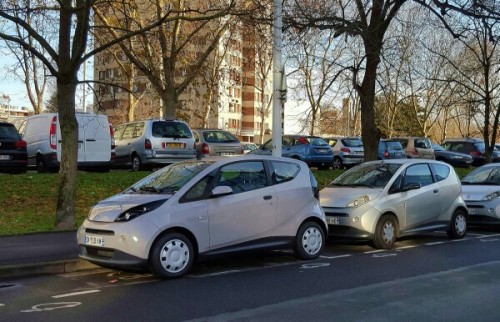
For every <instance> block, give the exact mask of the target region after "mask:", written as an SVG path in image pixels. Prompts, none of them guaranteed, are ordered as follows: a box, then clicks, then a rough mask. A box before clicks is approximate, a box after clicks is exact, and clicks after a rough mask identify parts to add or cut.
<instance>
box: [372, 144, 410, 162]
mask: <svg viewBox="0 0 500 322" xmlns="http://www.w3.org/2000/svg"><path fill="white" fill-rule="evenodd" d="M378 158H379V160H383V159H405V158H406V154H405V151H404V149H403V146H402V145H401V143H400V142H399V141H398V140H393V139H381V140H380V141H379V143H378Z"/></svg>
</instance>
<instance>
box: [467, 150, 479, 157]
mask: <svg viewBox="0 0 500 322" xmlns="http://www.w3.org/2000/svg"><path fill="white" fill-rule="evenodd" d="M469 154H470V155H471V156H473V157H479V156H481V152H479V151H471V152H470V153H469Z"/></svg>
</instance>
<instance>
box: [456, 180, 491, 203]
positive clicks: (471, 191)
mask: <svg viewBox="0 0 500 322" xmlns="http://www.w3.org/2000/svg"><path fill="white" fill-rule="evenodd" d="M496 191H500V186H486V185H485V186H477V185H466V184H462V197H463V198H464V200H465V202H467V201H481V200H483V198H484V197H485V196H486V195H489V194H490V193H493V192H496Z"/></svg>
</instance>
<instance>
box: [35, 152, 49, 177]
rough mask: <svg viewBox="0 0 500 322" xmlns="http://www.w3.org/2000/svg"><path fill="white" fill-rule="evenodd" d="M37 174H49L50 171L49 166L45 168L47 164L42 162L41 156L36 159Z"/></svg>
mask: <svg viewBox="0 0 500 322" xmlns="http://www.w3.org/2000/svg"><path fill="white" fill-rule="evenodd" d="M36 172H38V173H46V172H49V169H48V168H47V166H45V163H44V162H43V160H42V157H41V156H40V155H37V157H36Z"/></svg>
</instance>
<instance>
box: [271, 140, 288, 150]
mask: <svg viewBox="0 0 500 322" xmlns="http://www.w3.org/2000/svg"><path fill="white" fill-rule="evenodd" d="M292 142H293V138H290V137H282V138H281V145H282V146H290V145H292ZM271 149H272V143H271Z"/></svg>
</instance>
